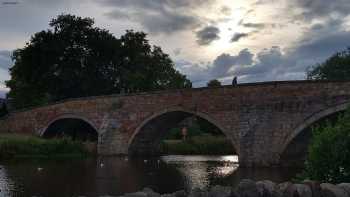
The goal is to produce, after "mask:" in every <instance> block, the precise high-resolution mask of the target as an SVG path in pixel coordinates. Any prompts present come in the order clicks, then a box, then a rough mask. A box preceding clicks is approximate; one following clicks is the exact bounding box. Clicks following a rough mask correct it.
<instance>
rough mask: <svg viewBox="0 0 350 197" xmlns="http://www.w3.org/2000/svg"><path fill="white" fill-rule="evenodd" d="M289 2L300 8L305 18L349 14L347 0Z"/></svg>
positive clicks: (298, 0) (349, 4)
mask: <svg viewBox="0 0 350 197" xmlns="http://www.w3.org/2000/svg"><path fill="white" fill-rule="evenodd" d="M290 3H291V6H293V7H298V8H301V9H302V13H301V16H302V17H303V19H305V20H312V19H315V18H329V17H332V16H336V15H338V17H340V18H343V17H345V16H348V15H349V14H350V13H349V10H350V3H349V1H348V0H332V2H325V1H324V0H295V1H290Z"/></svg>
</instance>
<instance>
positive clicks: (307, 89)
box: [0, 81, 350, 166]
mask: <svg viewBox="0 0 350 197" xmlns="http://www.w3.org/2000/svg"><path fill="white" fill-rule="evenodd" d="M349 101H350V81H349V82H327V81H323V82H321V81H285V82H265V83H255V84H242V85H238V86H235V87H232V86H223V87H219V88H198V89H183V90H169V91H159V92H149V93H139V94H130V95H111V96H100V97H89V98H79V99H70V100H66V101H62V102H59V103H56V104H52V105H46V106H42V107H37V108H32V109H27V110H23V111H18V112H14V113H11V114H10V115H9V116H8V117H6V118H5V119H3V120H1V122H0V124H1V125H2V126H1V132H14V133H27V134H28V133H29V134H35V135H45V132H47V130H48V128H50V125H52V124H55V122H57V121H60V120H62V119H78V120H81V121H83V122H85V123H87V124H89V125H90V126H91V128H93V129H94V130H95V131H96V132H97V133H98V152H99V154H104V155H115V154H138V155H152V154H156V153H157V148H158V147H159V143H160V141H161V140H162V139H163V137H164V136H165V135H166V132H165V131H168V130H169V129H170V128H172V127H174V126H176V125H177V124H178V123H180V122H181V121H183V120H184V119H186V118H188V117H191V116H197V117H200V118H202V119H205V120H207V121H208V122H210V123H211V124H213V125H215V126H216V127H217V128H219V129H220V130H221V131H222V132H223V133H224V134H225V135H226V136H227V137H228V138H229V139H230V140H231V142H232V144H233V146H234V148H235V149H236V152H237V153H238V155H239V162H240V165H241V166H253V165H255V166H271V165H278V164H283V163H284V164H285V163H289V164H293V163H294V162H299V161H300V158H303V155H304V154H305V151H306V146H307V143H308V139H309V138H310V131H309V130H308V129H306V128H308V127H309V126H310V125H312V124H313V123H315V122H317V121H318V120H320V119H322V118H324V117H328V116H330V115H332V114H335V113H338V112H340V111H343V110H344V109H345V108H346V106H347V103H348V102H349Z"/></svg>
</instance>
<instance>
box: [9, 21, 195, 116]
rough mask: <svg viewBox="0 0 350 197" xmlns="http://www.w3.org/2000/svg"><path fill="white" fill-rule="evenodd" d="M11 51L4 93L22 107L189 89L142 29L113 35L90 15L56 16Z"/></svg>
mask: <svg viewBox="0 0 350 197" xmlns="http://www.w3.org/2000/svg"><path fill="white" fill-rule="evenodd" d="M49 25H50V28H49V29H47V30H43V31H40V32H37V33H35V34H34V35H33V36H32V37H31V39H30V40H29V41H28V42H27V44H26V45H25V47H23V48H21V49H17V50H15V51H14V52H13V55H12V59H13V61H14V65H13V66H12V67H11V68H10V74H11V79H10V80H8V81H6V86H7V87H8V88H10V92H9V93H8V95H7V96H8V98H9V99H11V103H12V106H13V107H15V108H17V109H18V108H24V107H28V106H34V105H41V104H46V103H50V102H54V101H58V100H62V99H67V98H76V97H86V96H97V95H106V94H118V93H132V92H140V91H153V90H163V89H174V88H190V87H191V86H192V84H191V82H190V81H189V80H188V79H187V78H186V76H185V75H182V74H181V73H180V72H178V71H177V70H176V69H175V68H174V67H175V66H174V63H173V61H172V60H171V59H170V57H169V55H167V54H165V53H164V52H163V51H162V49H161V48H160V47H158V46H152V45H151V44H150V43H149V41H148V40H147V38H146V36H147V35H146V34H145V33H143V32H134V31H132V30H130V31H126V33H125V34H124V35H122V36H121V37H120V38H116V37H115V36H114V35H113V34H111V33H110V32H109V31H108V30H106V29H100V28H98V27H94V20H93V19H91V18H81V17H78V16H74V15H59V16H58V17H57V18H54V19H52V20H51V22H50V23H49Z"/></svg>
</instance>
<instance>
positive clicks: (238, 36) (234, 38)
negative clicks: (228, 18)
mask: <svg viewBox="0 0 350 197" xmlns="http://www.w3.org/2000/svg"><path fill="white" fill-rule="evenodd" d="M248 36H249V34H248V33H235V34H234V35H233V36H232V38H231V42H238V41H239V40H240V39H242V38H245V37H248Z"/></svg>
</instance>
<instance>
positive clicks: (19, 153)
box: [0, 135, 88, 159]
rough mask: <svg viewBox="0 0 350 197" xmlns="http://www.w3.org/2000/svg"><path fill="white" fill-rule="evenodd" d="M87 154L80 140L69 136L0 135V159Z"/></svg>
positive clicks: (80, 155) (79, 155)
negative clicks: (60, 137)
mask: <svg viewBox="0 0 350 197" xmlns="http://www.w3.org/2000/svg"><path fill="white" fill-rule="evenodd" d="M87 154H88V153H87V150H86V149H85V148H84V145H83V144H82V142H77V141H72V140H70V139H69V138H63V139H51V140H46V139H42V138H37V137H32V136H21V135H1V136H0V159H9V158H19V157H29V158H33V157H35V158H36V157H39V158H56V157H61V156H64V157H77V156H78V157H82V156H86V155H87Z"/></svg>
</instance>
